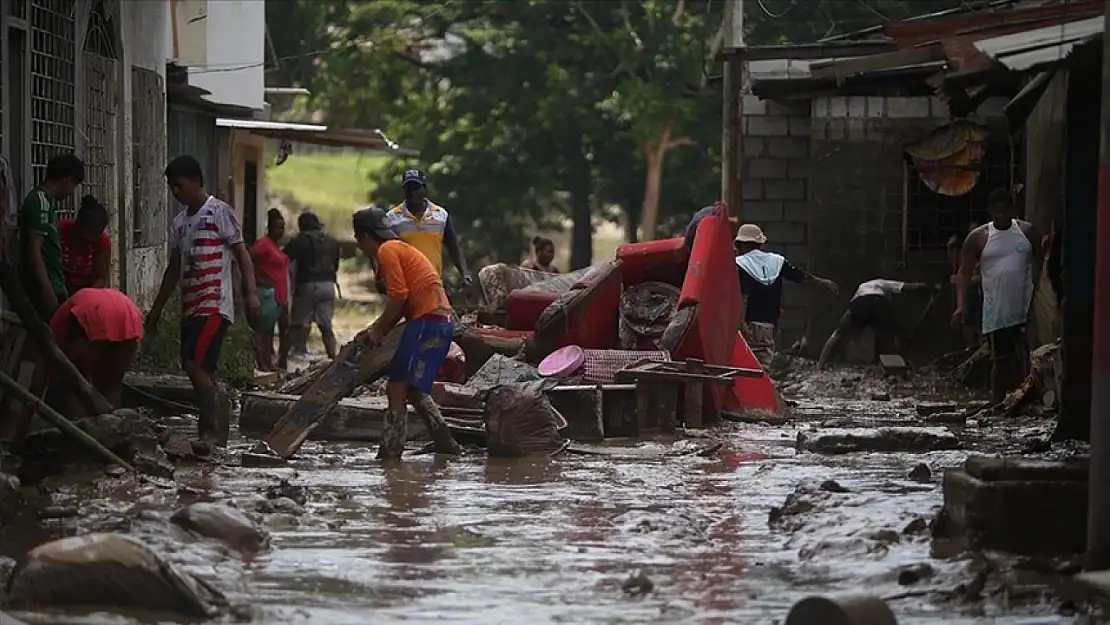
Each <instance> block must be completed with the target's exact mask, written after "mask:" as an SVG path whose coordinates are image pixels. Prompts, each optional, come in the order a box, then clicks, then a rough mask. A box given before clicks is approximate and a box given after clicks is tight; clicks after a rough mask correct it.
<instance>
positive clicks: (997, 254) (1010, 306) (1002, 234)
mask: <svg viewBox="0 0 1110 625" xmlns="http://www.w3.org/2000/svg"><path fill="white" fill-rule="evenodd" d="M979 273H980V276H982V280H983V328H982V332H983V334H986V333H988V332H994V331H995V330H1001V329H1003V328H1009V327H1012V326H1016V325H1021V324H1023V323H1025V322H1026V321H1027V320H1028V318H1029V304H1030V302H1031V301H1032V300H1033V245H1032V244H1031V243H1030V242H1029V238H1028V237H1026V236H1025V233H1024V232H1022V231H1021V226H1020V225H1018V222H1017V220H1016V219H1014V220H1012V221H1011V222H1010V227H1009V228H1006V229H1005V230H999V229H998V228H995V227H994V223H993V222H992V223H988V224H987V244H986V245H985V246H983V253H982V255H981V256H980V257H979Z"/></svg>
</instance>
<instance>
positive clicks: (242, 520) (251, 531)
mask: <svg viewBox="0 0 1110 625" xmlns="http://www.w3.org/2000/svg"><path fill="white" fill-rule="evenodd" d="M170 521H172V522H173V523H174V524H175V525H177V526H178V527H181V528H182V529H184V530H186V531H189V532H192V533H194V534H197V535H199V536H203V537H205V538H212V539H215V540H218V541H220V542H222V543H224V544H226V545H227V546H229V547H231V548H233V549H235V550H237V551H241V552H244V553H253V552H257V551H261V550H263V549H265V548H266V547H268V546H269V544H270V534H269V532H267V531H266V530H264V529H262V528H260V527H258V526H257V525H255V524H254V522H253V521H251V520H250V519H249V518H247V515H245V514H243V513H242V512H240V511H239V510H236V509H235V508H232V507H230V506H224V505H221V504H216V503H194V504H191V505H189V506H186V507H184V508H182V509H180V510H178V511H177V512H175V513H173V516H171V517H170Z"/></svg>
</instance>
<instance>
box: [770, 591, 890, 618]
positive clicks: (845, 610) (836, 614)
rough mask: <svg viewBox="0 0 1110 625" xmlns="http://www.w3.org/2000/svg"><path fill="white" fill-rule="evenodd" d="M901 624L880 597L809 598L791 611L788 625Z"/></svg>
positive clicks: (796, 604) (797, 604) (787, 616)
mask: <svg viewBox="0 0 1110 625" xmlns="http://www.w3.org/2000/svg"><path fill="white" fill-rule="evenodd" d="M818 623H820V624H821V625H898V620H897V619H896V618H894V613H893V612H891V611H890V607H888V606H887V604H886V602H884V601H883V600H882V599H879V598H878V597H836V598H827V597H809V598H806V599H802V600H801V601H799V602H798V603H795V604H794V607H792V608H790V613H789V614H787V615H786V624H785V625H817V624H818Z"/></svg>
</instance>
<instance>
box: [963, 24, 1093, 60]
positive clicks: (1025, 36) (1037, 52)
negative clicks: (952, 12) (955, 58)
mask: <svg viewBox="0 0 1110 625" xmlns="http://www.w3.org/2000/svg"><path fill="white" fill-rule="evenodd" d="M1103 22H1104V19H1103V18H1102V17H1093V18H1090V19H1085V20H1078V21H1074V22H1068V23H1065V24H1057V25H1054V26H1048V27H1045V28H1037V29H1034V30H1029V31H1025V32H1022V33H1015V34H1012V35H1003V36H1001V37H994V38H991V39H983V40H981V41H976V42H975V48H976V49H977V50H979V51H980V52H982V53H983V54H986V55H988V56H990V57H991V58H994V59H995V60H997V61H998V62H1000V63H1002V64H1003V65H1005V66H1006V67H1007V68H1009V69H1011V70H1014V71H1026V70H1029V69H1033V68H1035V67H1038V66H1041V65H1047V64H1050V63H1055V62H1057V61H1061V60H1064V59H1066V58H1067V57H1068V55H1069V54H1071V51H1072V49H1073V48H1075V46H1076V45H1077V44H1079V43H1081V42H1082V41H1084V40H1086V39H1087V38H1090V37H1094V36H1098V35H1101V34H1102V30H1103Z"/></svg>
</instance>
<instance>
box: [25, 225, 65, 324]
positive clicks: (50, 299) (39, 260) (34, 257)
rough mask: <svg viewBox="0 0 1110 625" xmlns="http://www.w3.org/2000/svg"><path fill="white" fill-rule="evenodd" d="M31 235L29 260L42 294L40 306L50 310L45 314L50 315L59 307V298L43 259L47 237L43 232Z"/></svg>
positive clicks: (28, 251) (28, 247) (28, 249)
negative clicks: (43, 247) (43, 249)
mask: <svg viewBox="0 0 1110 625" xmlns="http://www.w3.org/2000/svg"><path fill="white" fill-rule="evenodd" d="M30 235H31V237H30V240H29V241H28V246H27V260H28V262H29V263H30V265H31V275H32V276H34V277H35V282H37V283H38V286H39V293H41V297H42V300H41V302H38V304H39V305H40V306H46V308H48V309H49V310H46V311H44V312H46V313H48V314H49V313H52V312H54V309H55V308H57V307H58V297H57V296H56V295H55V294H54V287H53V286H52V285H51V284H50V274H48V273H46V261H45V260H44V259H43V257H42V246H43V244H44V243H45V242H46V235H44V234H42V233H41V232H31V233H30Z"/></svg>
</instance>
